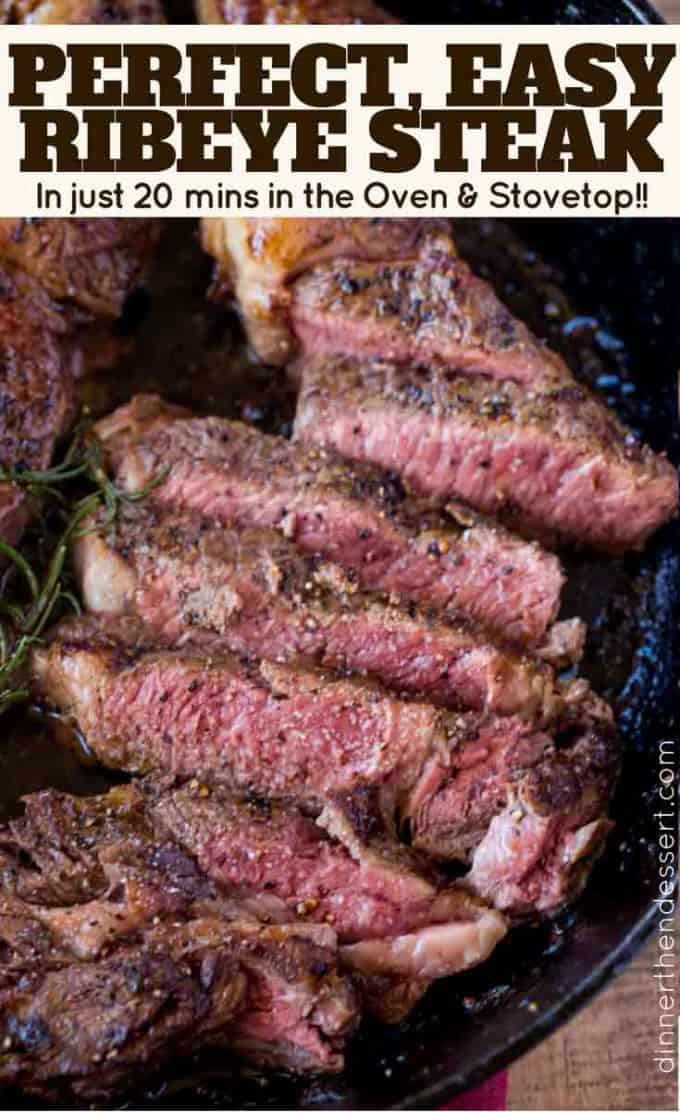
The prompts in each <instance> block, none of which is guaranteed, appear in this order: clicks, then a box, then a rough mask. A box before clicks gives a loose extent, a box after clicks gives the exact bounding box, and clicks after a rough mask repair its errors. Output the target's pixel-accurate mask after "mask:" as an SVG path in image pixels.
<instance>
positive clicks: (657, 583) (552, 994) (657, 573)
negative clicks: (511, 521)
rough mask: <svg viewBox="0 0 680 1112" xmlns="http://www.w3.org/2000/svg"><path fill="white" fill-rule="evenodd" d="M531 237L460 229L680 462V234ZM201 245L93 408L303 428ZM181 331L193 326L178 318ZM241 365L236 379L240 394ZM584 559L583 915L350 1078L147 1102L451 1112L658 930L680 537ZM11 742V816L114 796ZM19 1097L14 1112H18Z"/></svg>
mask: <svg viewBox="0 0 680 1112" xmlns="http://www.w3.org/2000/svg"><path fill="white" fill-rule="evenodd" d="M539 9H540V10H539ZM425 15H427V16H428V17H429V21H431V22H480V21H488V22H506V23H513V22H522V21H526V22H531V23H533V22H548V21H551V22H605V21H606V22H637V21H639V20H640V19H641V18H642V17H644V18H646V19H654V20H656V19H657V17H656V16H655V15H654V14H653V13H652V12H651V11H650V10H649V9H648V8H647V7H646V5H643V4H633V3H632V2H625V3H623V2H621V3H615V4H610V3H604V2H597V0H593V2H589V3H587V4H585V5H576V4H569V3H562V2H559V3H553V4H551V3H548V2H547V0H540V3H526V0H524V2H523V3H522V2H517V3H515V2H508V3H503V2H496V0H487V2H483V0H482V2H481V3H480V0H462V2H459V3H449V4H446V5H443V4H438V3H431V4H429V5H427V6H426V9H425V8H421V9H419V16H420V17H421V18H422V17H424V16H425ZM514 232H518V233H519V235H520V236H521V239H522V241H523V243H524V245H525V246H524V247H523V248H520V247H518V246H517V242H516V240H515V238H514ZM514 232H512V231H511V232H508V231H507V230H506V228H505V226H503V225H500V224H496V223H493V224H492V223H484V222H481V223H480V222H473V221H470V222H469V223H468V222H465V223H463V224H461V225H460V226H459V231H458V235H459V239H460V240H461V244H462V248H463V253H464V254H468V255H469V257H470V258H471V260H472V261H473V263H474V265H475V266H476V267H477V269H478V270H480V271H485V270H488V273H489V276H490V277H491V278H492V280H493V281H495V282H496V284H497V285H498V287H499V289H500V292H501V293H502V295H503V296H504V298H505V299H506V300H507V301H508V302H509V303H510V304H511V306H512V307H513V308H515V310H516V311H517V312H518V314H520V315H522V316H524V317H525V318H526V319H528V320H529V321H530V323H531V324H532V325H533V327H534V328H535V329H536V330H537V331H538V332H540V333H541V334H544V335H546V336H548V337H549V339H550V341H551V343H553V344H555V345H557V346H560V347H562V348H563V350H564V351H565V354H566V355H567V357H568V358H569V359H570V362H571V364H572V366H573V367H574V370H575V371H576V372H577V373H578V374H580V375H581V376H583V377H585V378H586V379H588V380H590V381H594V382H595V383H596V384H597V385H598V386H599V387H600V389H601V390H602V392H603V393H604V394H605V395H606V397H607V399H608V401H609V402H610V404H612V405H614V406H615V407H616V408H617V409H618V411H619V412H620V413H621V415H622V416H623V417H624V419H625V420H626V421H627V422H628V423H629V424H630V425H631V426H632V427H633V428H634V429H635V431H636V432H639V433H640V435H641V436H643V437H644V438H645V439H646V440H648V441H649V442H650V443H651V444H652V445H653V446H654V447H655V448H657V449H665V450H667V451H668V452H669V454H670V455H671V457H672V458H673V460H674V461H675V462H676V463H679V462H680V437H679V435H678V429H677V380H676V376H677V371H678V368H679V367H680V329H679V327H678V311H677V290H678V287H679V286H680V221H654V220H636V221H623V220H621V221H618V222H608V223H607V222H602V221H586V220H569V221H558V220H555V221H538V220H533V221H525V222H519V223H518V225H517V227H516V228H515V229H514ZM193 235H194V233H193V229H192V228H191V226H190V225H189V224H188V222H185V221H177V222H176V224H175V227H173V229H171V231H170V233H169V238H168V242H167V244H166V248H165V252H164V253H163V254H162V255H161V258H160V260H159V265H158V275H159V276H160V277H157V279H156V281H155V283H154V284H153V294H152V302H151V304H152V312H151V313H150V314H149V316H148V319H147V320H146V321H145V322H144V323H143V324H142V326H141V328H140V329H139V333H138V338H137V344H136V349H135V350H136V354H134V355H132V356H130V357H128V358H127V359H126V360H124V361H123V364H122V366H121V367H119V368H117V369H116V373H115V375H114V376H113V377H112V379H111V382H110V383H109V384H108V385H106V384H104V385H103V386H102V387H100V388H98V390H97V391H96V392H95V395H94V396H93V398H92V400H93V402H94V403H95V404H96V403H97V402H99V404H100V405H102V406H104V405H110V404H114V403H115V402H116V401H118V400H120V399H122V398H123V397H125V396H126V395H128V396H129V393H130V392H131V391H132V390H133V389H144V388H157V389H158V388H162V385H163V383H165V386H166V393H167V392H168V390H167V383H169V382H171V383H173V386H172V389H171V391H170V394H171V396H173V397H176V398H177V399H178V400H184V401H187V402H190V403H192V404H194V405H197V406H198V407H200V408H203V409H205V410H213V411H220V410H222V411H224V412H230V413H234V414H237V415H239V416H243V417H245V418H246V419H249V420H253V421H255V422H256V423H258V424H261V425H262V426H263V427H269V428H276V429H278V430H279V431H284V432H285V431H286V421H287V418H288V416H289V413H290V399H289V398H288V396H287V394H286V390H285V388H283V387H282V385H281V381H280V379H279V380H278V381H275V382H274V383H273V385H272V384H271V382H270V380H269V376H265V375H264V374H262V373H260V372H257V373H255V374H254V372H253V369H252V367H248V365H247V364H246V362H245V361H244V357H243V353H242V349H241V348H240V347H239V345H238V342H236V341H234V340H233V338H232V322H230V321H229V320H228V319H227V318H224V317H222V316H221V315H220V314H214V313H213V312H212V311H210V310H206V309H205V305H204V291H205V283H206V280H207V268H206V264H205V262H204V261H201V259H200V256H199V253H198V251H197V249H196V246H195V243H194V240H193ZM183 252H184V256H183V255H182V253H183ZM184 258H186V266H185V265H184ZM168 276H169V277H168ZM563 290H566V291H568V295H569V302H567V300H566V298H565V296H564V294H563V292H562V291H563ZM136 309H139V306H137V307H136ZM180 310H181V311H180ZM133 315H134V313H133ZM179 317H181V318H182V322H183V323H182V325H181V327H180V328H179V330H178V329H177V326H176V325H172V326H170V327H169V326H168V325H167V324H166V322H169V321H174V320H177V319H178V318H179ZM227 359H228V360H229V361H230V365H232V366H233V368H234V372H233V375H232V377H231V380H230V385H229V387H228V388H227V389H226V392H225V388H224V385H222V386H221V387H220V383H222V384H223V382H224V378H223V368H224V365H225V360H227ZM568 563H569V570H570V581H569V587H568V590H567V598H566V600H565V613H567V614H568V613H579V614H581V615H583V616H584V617H586V618H587V619H588V620H589V621H590V623H591V634H590V637H589V645H588V652H587V655H586V660H585V662H584V668H583V671H584V672H585V674H587V675H589V676H590V678H591V679H592V681H593V683H594V685H595V686H596V687H597V689H598V690H600V691H601V692H603V693H604V694H607V695H608V696H609V697H610V698H611V699H612V700H613V701H614V703H615V706H616V709H617V712H618V717H619V723H620V727H621V732H622V736H623V741H624V746H625V756H624V762H623V775H622V780H621V785H620V790H619V792H618V796H617V799H616V801H615V817H616V819H617V823H618V825H617V830H616V831H615V833H614V836H613V837H612V839H611V842H610V845H609V847H608V850H607V852H606V854H605V856H604V857H603V859H602V860H601V862H600V863H599V864H598V866H597V868H596V870H595V872H594V874H593V876H592V878H591V881H590V883H589V885H588V887H587V890H586V891H585V893H584V894H583V896H582V897H581V899H580V900H579V901H578V903H577V904H576V905H575V906H574V907H573V908H571V909H570V910H569V911H567V912H564V913H562V914H561V915H560V916H559V917H558V918H557V919H556V920H555V921H554V922H553V923H543V924H540V925H533V924H527V925H526V926H523V927H522V928H520V929H518V930H516V931H515V932H514V933H513V935H512V937H511V938H510V939H509V940H507V941H506V942H505V943H504V944H503V945H502V946H501V947H500V948H499V950H498V951H497V953H496V955H495V956H494V958H493V960H492V961H491V962H489V963H487V965H485V966H484V967H483V968H481V969H480V970H477V971H474V972H473V973H471V974H468V975H466V976H465V977H460V978H457V979H455V980H451V981H448V982H443V983H441V984H439V985H438V986H436V987H435V988H434V989H433V990H431V992H430V993H429V994H428V996H427V998H426V999H425V1000H424V1002H423V1003H422V1005H421V1006H420V1007H419V1008H418V1009H417V1010H416V1012H415V1013H414V1014H413V1016H412V1017H411V1019H410V1021H409V1022H407V1023H405V1024H403V1025H401V1026H400V1027H398V1028H396V1029H389V1030H388V1029H386V1028H383V1027H379V1026H378V1025H375V1024H370V1023H366V1024H365V1025H364V1027H363V1028H362V1031H361V1033H360V1035H359V1037H358V1038H357V1039H356V1040H355V1042H354V1044H353V1045H352V1046H351V1047H350V1050H349V1053H348V1058H347V1068H346V1071H345V1073H344V1074H343V1075H342V1076H341V1077H340V1078H335V1079H332V1080H329V1081H319V1082H312V1083H307V1082H293V1081H291V1080H289V1079H286V1078H280V1077H269V1078H261V1077H258V1076H256V1075H250V1076H248V1075H246V1076H244V1075H243V1074H241V1073H239V1072H238V1071H237V1070H235V1069H233V1068H232V1067H231V1064H230V1063H229V1062H228V1061H227V1060H226V1058H225V1057H224V1056H220V1057H217V1058H215V1057H213V1058H212V1059H211V1060H210V1061H205V1060H204V1061H202V1062H201V1063H200V1064H199V1063H193V1062H192V1063H185V1064H183V1065H182V1066H180V1067H178V1069H177V1071H176V1073H175V1074H174V1076H173V1077H172V1078H167V1079H165V1080H164V1081H163V1082H162V1083H159V1084H158V1085H157V1086H155V1087H154V1089H153V1090H151V1091H148V1092H146V1093H141V1092H138V1093H136V1094H135V1095H134V1097H133V1098H131V1100H130V1103H129V1105H128V1106H129V1107H134V1108H140V1107H144V1108H158V1109H160V1108H167V1109H171V1108H174V1109H179V1108H184V1109H186V1108H197V1109H198V1108H255V1109H284V1108H295V1107H297V1108H305V1109H315V1108H318V1109H334V1108H338V1109H343V1108H344V1109H372V1108H428V1109H429V1108H436V1107H438V1106H439V1105H440V1104H441V1103H443V1102H444V1101H445V1100H446V1099H448V1098H450V1097H451V1096H453V1095H454V1094H455V1093H456V1092H459V1091H460V1090H464V1089H466V1088H468V1087H470V1086H473V1085H475V1084H478V1083H479V1082H481V1081H482V1080H484V1079H485V1078H487V1077H489V1076H490V1075H491V1074H493V1073H494V1072H495V1071H496V1070H498V1069H500V1068H501V1067H503V1066H505V1065H507V1064H508V1063H509V1062H510V1061H512V1060H513V1059H514V1058H516V1057H517V1056H518V1055H519V1054H521V1053H523V1052H524V1051H525V1050H527V1049H528V1048H529V1047H530V1046H532V1045H533V1044H535V1043H536V1042H538V1041H539V1040H540V1039H541V1038H543V1037H544V1036H545V1035H546V1034H548V1033H549V1032H550V1031H552V1030H554V1028H555V1027H556V1026H557V1025H558V1024H560V1023H561V1022H563V1021H564V1020H565V1019H566V1018H567V1017H568V1016H569V1015H571V1014H572V1013H573V1011H574V1010H575V1009H576V1008H578V1007H579V1006H580V1005H581V1004H583V1003H584V1002H585V1001H587V999H588V998H589V997H590V996H591V995H592V993H593V992H595V991H596V990H597V989H598V988H599V987H600V986H601V985H602V984H603V983H605V982H606V981H607V980H608V979H610V978H611V977H612V976H613V975H615V973H617V972H618V971H619V970H620V969H621V968H622V967H623V966H624V965H625V964H626V962H627V961H628V960H629V958H630V957H631V955H632V954H633V953H634V952H635V950H636V949H637V947H638V946H639V945H640V944H641V942H642V941H643V940H644V939H645V938H646V937H647V936H648V935H649V934H650V933H651V932H652V931H654V930H655V929H656V922H657V915H656V909H655V906H654V904H653V900H654V898H655V896H656V895H657V894H658V893H657V888H658V876H657V861H656V852H657V851H656V844H657V825H656V820H655V819H654V817H653V813H654V812H655V811H658V810H659V800H658V797H657V795H656V790H657V787H658V760H659V747H660V743H661V742H662V741H663V740H665V739H671V740H672V739H673V738H674V737H675V738H676V739H677V747H678V750H680V737H678V722H679V721H680V695H679V693H678V683H677V681H678V677H679V676H680V667H679V665H680V635H679V629H680V526H678V524H677V523H676V524H673V525H671V526H668V527H667V528H666V529H664V530H663V531H662V532H661V533H660V534H659V535H658V536H657V537H656V538H655V539H654V541H653V542H652V544H651V546H650V547H649V548H648V550H647V551H646V552H645V553H644V554H643V555H642V556H632V557H627V558H626V559H625V560H618V561H613V560H604V559H603V560H599V559H591V558H586V557H571V558H569V559H568ZM11 733H12V737H11V738H7V741H12V742H13V743H12V744H11V745H7V744H6V745H3V746H2V748H1V750H0V784H2V785H3V789H2V791H1V792H0V810H1V811H2V812H3V813H4V814H7V813H9V812H11V811H12V810H14V809H15V807H16V800H17V798H18V796H19V795H20V794H21V793H22V792H25V791H29V790H33V789H35V788H37V787H40V786H44V785H46V784H50V783H53V784H55V785H57V786H59V787H62V788H66V787H70V788H72V790H78V791H88V790H89V791H93V790H95V791H96V790H99V789H100V788H101V787H103V786H104V783H105V778H104V777H103V775H102V774H101V773H100V772H99V771H97V770H89V769H84V768H83V767H82V766H81V765H80V764H78V763H77V762H76V761H75V760H74V759H73V758H68V757H65V756H63V755H62V753H61V751H60V750H57V749H55V747H54V745H53V743H52V742H51V741H50V740H49V739H48V736H47V735H46V734H45V732H44V731H43V730H42V728H41V727H40V725H39V724H30V723H27V722H26V721H25V720H19V721H18V722H17V721H15V723H14V725H13V727H12V728H11ZM19 1100H20V1098H19V1099H14V1097H12V1098H11V1099H10V1103H7V1104H5V1105H4V1106H5V1107H18V1106H19ZM22 1103H23V1107H39V1105H36V1104H35V1103H31V1104H30V1105H29V1104H26V1103H25V1102H22Z"/></svg>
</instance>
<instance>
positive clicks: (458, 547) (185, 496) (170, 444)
mask: <svg viewBox="0 0 680 1112" xmlns="http://www.w3.org/2000/svg"><path fill="white" fill-rule="evenodd" d="M97 427H98V431H99V434H100V436H101V438H102V440H103V441H104V443H105V446H106V450H107V453H108V457H109V462H110V465H111V467H112V469H113V471H114V473H115V475H116V478H117V481H118V482H119V483H120V484H121V485H123V486H124V487H125V488H127V489H140V488H142V487H144V486H145V485H146V484H147V483H148V482H149V481H150V480H151V479H152V478H153V477H154V476H156V475H158V474H160V473H161V471H162V469H163V468H164V467H166V466H169V467H170V473H169V475H168V477H167V478H166V480H165V482H163V483H162V484H161V485H160V486H158V487H157V488H156V489H155V490H154V491H153V492H152V493H151V495H150V498H152V499H153V500H154V501H156V502H163V503H165V504H167V505H170V506H174V507H176V508H178V509H179V508H187V509H189V508H190V509H194V510H197V511H198V512H200V513H202V514H204V515H206V516H208V517H212V518H214V519H215V520H217V521H220V522H222V523H224V524H230V523H235V524H237V525H239V526H255V527H261V526H265V527H272V526H273V527H277V528H279V529H281V530H282V531H283V533H284V534H285V535H286V536H287V537H289V538H291V539H292V540H293V541H294V542H295V544H296V545H297V547H298V548H300V549H301V550H302V551H303V552H305V553H307V554H309V555H312V556H314V555H322V556H325V557H326V558H327V559H329V560H333V561H335V562H336V563H338V564H340V565H341V566H342V567H344V568H346V569H348V570H350V571H352V572H354V573H355V574H356V576H357V581H358V583H359V584H360V585H361V586H362V587H363V588H365V589H367V590H378V591H382V592H384V593H385V594H387V595H394V596H396V597H402V598H406V599H412V600H414V601H415V602H418V603H423V604H425V605H432V606H435V607H438V608H441V609H443V610H446V611H448V612H450V613H452V614H454V615H458V616H461V617H469V618H472V619H473V620H475V621H478V622H480V623H481V624H484V625H487V626H488V627H489V628H490V629H492V630H494V631H495V632H497V633H498V634H499V635H500V636H501V637H502V638H506V639H508V640H517V641H520V642H523V643H526V644H529V645H532V646H540V645H541V644H542V643H544V642H545V641H546V639H548V638H549V636H550V632H549V631H550V626H551V623H552V622H553V621H554V619H555V616H556V613H557V609H558V606H559V599H560V591H561V588H562V584H563V582H564V575H563V571H562V568H561V566H560V564H559V561H558V560H557V559H556V558H555V557H554V556H552V555H550V554H548V553H545V552H543V551H542V550H541V549H540V548H539V547H538V546H537V545H535V544H528V543H526V542H524V541H521V540H519V539H518V538H517V537H515V536H513V535H512V534H511V533H508V532H506V531H505V530H504V529H502V528H500V527H498V526H496V525H494V524H490V523H488V522H486V521H480V520H479V519H477V518H476V517H475V515H474V514H473V513H472V512H470V511H468V510H466V509H463V508H462V507H460V506H452V507H451V513H445V512H442V511H439V510H431V509H429V508H428V507H427V505H425V504H422V503H418V502H417V501H414V500H413V499H410V498H407V496H406V492H405V490H404V487H403V485H402V483H401V481H400V480H399V479H398V478H397V477H396V475H395V474H394V473H391V474H386V473H381V472H379V471H376V470H374V469H371V468H366V467H364V466H361V465H352V464H350V463H347V462H346V461H344V460H342V459H340V458H339V457H337V456H334V455H332V454H329V453H326V452H325V451H318V450H316V449H312V450H309V451H308V450H307V449H305V448H303V447H302V446H301V445H299V444H298V445H294V444H290V443H289V442H288V441H286V440H284V439H283V438H281V437H273V436H264V435H263V434H262V433H260V432H258V431H257V430H256V429H253V428H250V427H249V426H247V425H244V424H240V423H239V422H234V421H227V420H222V419H219V418H214V417H209V418H189V417H188V416H187V414H186V413H185V412H183V411H181V410H178V409H177V408H176V407H170V406H166V405H164V404H163V403H162V402H161V401H160V399H159V398H156V397H153V396H140V397H138V398H135V399H134V400H133V402H131V403H130V405H128V406H123V407H122V408H121V409H118V410H116V411H115V412H114V413H113V414H111V416H110V417H108V418H106V419H105V420H103V421H101V422H100V423H99V425H98V426H97ZM571 628H572V627H570V629H571ZM572 632H573V633H574V634H575V638H574V639H575V646H574V648H575V650H576V652H577V653H578V649H579V648H580V645H581V641H582V638H581V637H580V634H579V630H578V628H575V629H573V630H572Z"/></svg>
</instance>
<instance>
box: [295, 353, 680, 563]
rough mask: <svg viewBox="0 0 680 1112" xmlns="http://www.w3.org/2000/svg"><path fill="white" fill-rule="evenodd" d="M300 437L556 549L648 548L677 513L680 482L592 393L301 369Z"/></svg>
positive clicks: (418, 371) (443, 376)
mask: <svg viewBox="0 0 680 1112" xmlns="http://www.w3.org/2000/svg"><path fill="white" fill-rule="evenodd" d="M302 378H303V384H302V391H301V394H300V398H299V402H298V409H297V416H296V421H295V437H296V438H297V439H298V440H299V441H301V442H304V443H305V444H306V445H307V446H308V447H310V448H311V447H313V446H317V447H318V448H320V449H325V450H328V451H334V452H338V453H339V454H341V455H344V456H347V457H348V458H350V459H354V460H361V461H367V462H371V463H374V464H377V465H378V466H380V467H384V468H388V469H390V470H392V471H396V472H397V473H398V474H400V475H401V476H402V478H403V480H404V482H405V484H406V485H407V486H408V487H409V488H410V489H412V490H414V491H415V492H416V493H417V494H419V495H421V496H426V497H429V498H432V499H434V500H436V501H437V502H440V503H442V504H445V503H446V502H447V500H448V499H449V498H463V499H465V500H466V501H467V502H468V503H470V504H471V505H472V506H475V507H476V508H477V509H479V510H482V511H484V512H486V513H494V514H498V515H499V516H500V517H501V518H502V519H503V520H504V521H505V522H506V523H508V524H512V526H513V527H515V528H518V529H521V530H524V531H526V532H528V533H529V534H531V535H538V536H540V537H541V538H542V539H545V540H547V541H549V542H560V541H562V542H563V541H570V542H580V543H585V544H589V545H594V546H595V547H597V548H601V549H604V550H607V551H611V552H620V551H623V550H625V549H628V548H641V547H642V546H643V545H644V543H645V541H646V540H647V539H648V537H649V536H650V535H651V534H652V533H653V532H654V530H655V529H658V528H659V526H660V525H662V524H663V523H664V522H665V521H667V520H668V519H669V518H671V517H674V516H675V514H676V513H677V508H678V479H677V475H676V472H675V469H674V467H673V466H672V465H671V464H670V463H669V461H668V460H667V459H666V457H665V456H663V455H656V454H655V453H654V452H652V451H651V449H650V448H648V447H647V446H646V445H643V444H639V443H638V442H637V441H636V440H635V438H634V437H633V435H632V434H631V433H629V432H628V431H627V430H626V429H625V428H624V427H623V425H622V424H621V423H620V422H619V421H618V419H617V418H616V416H615V415H614V413H612V412H611V411H610V410H608V409H607V408H606V407H605V406H604V405H603V404H602V403H601V402H600V401H599V400H597V399H596V398H595V397H594V396H593V395H592V394H591V393H590V392H589V391H588V389H587V388H586V387H585V386H581V385H578V384H576V383H575V382H573V381H572V383H571V384H567V385H564V386H560V387H556V388H555V389H547V390H546V389H539V388H536V389H532V390H527V389H525V388H524V387H521V386H518V385H517V384H516V383H512V382H504V383H494V384H490V383H489V382H487V381H486V380H484V379H481V378H477V379H470V378H468V377H466V376H462V375H460V374H459V373H458V371H457V369H455V368H453V369H451V370H446V369H444V368H439V369H435V370H433V369H432V368H427V367H422V366H420V367H416V366H410V367H403V366H397V365H395V364H393V363H382V362H373V363H361V362H359V361H357V360H353V359H343V358H338V359H336V360H335V361H319V362H316V361H309V362H307V363H306V364H305V366H304V368H303V370H302Z"/></svg>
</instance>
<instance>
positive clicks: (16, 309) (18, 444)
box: [0, 266, 79, 544]
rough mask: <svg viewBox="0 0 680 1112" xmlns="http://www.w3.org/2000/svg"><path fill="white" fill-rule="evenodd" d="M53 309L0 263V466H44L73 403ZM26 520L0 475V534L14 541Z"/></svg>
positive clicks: (16, 492)
mask: <svg viewBox="0 0 680 1112" xmlns="http://www.w3.org/2000/svg"><path fill="white" fill-rule="evenodd" d="M65 333H66V324H65V321H64V319H63V316H62V314H61V311H60V309H59V307H58V306H57V305H56V304H55V303H54V302H53V301H52V300H51V299H50V298H49V297H48V295H47V294H46V293H45V291H44V290H43V289H42V287H41V286H40V285H39V284H38V283H36V282H34V281H33V279H32V278H30V277H28V276H27V275H25V274H23V273H22V272H21V271H20V270H16V269H14V268H12V267H7V266H5V267H0V466H2V467H3V468H6V469H13V468H24V469H26V468H29V469H31V470H33V469H41V468H44V467H46V466H47V465H48V464H49V462H50V459H51V456H52V452H53V449H54V444H55V441H56V438H57V437H58V436H59V434H60V433H61V432H64V431H65V429H66V427H67V424H68V422H69V419H70V418H71V417H72V415H73V409H74V380H75V378H76V377H77V375H78V373H79V359H78V355H77V352H76V351H75V350H69V348H68V346H67V344H66V340H65ZM27 518H28V506H27V503H26V500H25V497H24V495H23V493H22V491H21V490H20V489H18V488H17V487H15V486H13V485H11V484H9V483H6V482H2V481H0V537H2V539H3V540H6V541H8V542H9V543H10V544H15V543H16V541H17V540H18V539H19V537H20V535H21V533H22V531H23V528H24V526H25V524H26V520H27Z"/></svg>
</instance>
